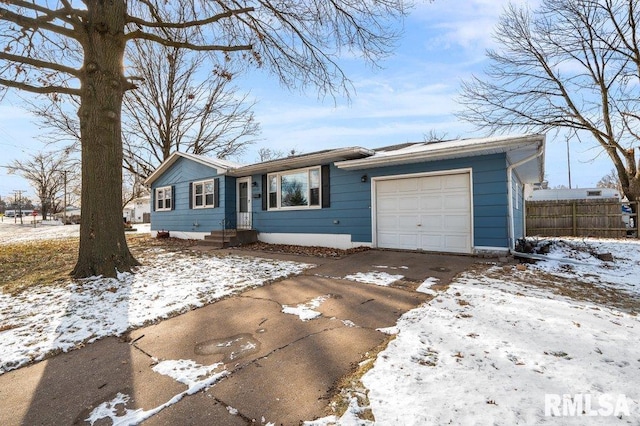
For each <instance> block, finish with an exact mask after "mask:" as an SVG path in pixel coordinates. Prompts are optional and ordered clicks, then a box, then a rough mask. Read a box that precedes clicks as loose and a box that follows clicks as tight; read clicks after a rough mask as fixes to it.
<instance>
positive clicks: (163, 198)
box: [155, 186, 173, 212]
mask: <svg viewBox="0 0 640 426" xmlns="http://www.w3.org/2000/svg"><path fill="white" fill-rule="evenodd" d="M166 190H169V191H171V196H170V197H168V198H167V197H164V196H163V197H162V200H163V203H162V205H163V207H162V208H159V207H158V200H159V198H158V192H160V191H166ZM166 200H169V201H171V203H170V204H169V207H166V205H167V203H166ZM155 203H156V205H155V207H156V211H157V212H168V211H171V210H172V209H173V190H172V188H171V186H161V187H159V188H156V199H155Z"/></svg>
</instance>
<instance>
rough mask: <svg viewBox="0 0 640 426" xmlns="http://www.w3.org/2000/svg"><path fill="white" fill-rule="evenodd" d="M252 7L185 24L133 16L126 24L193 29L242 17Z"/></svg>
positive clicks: (252, 9) (129, 17)
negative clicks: (222, 20)
mask: <svg viewBox="0 0 640 426" xmlns="http://www.w3.org/2000/svg"><path fill="white" fill-rule="evenodd" d="M254 11H255V8H254V7H244V8H240V9H234V10H229V11H227V12H224V13H219V14H217V15H213V16H211V17H209V18H207V19H200V20H197V21H187V22H180V23H178V22H162V21H158V22H152V21H146V20H144V19H141V18H137V17H135V16H131V15H127V22H128V23H132V24H138V25H141V26H144V27H149V28H193V27H200V26H202V25H207V24H212V23H214V22H217V21H219V20H221V19H224V18H230V17H232V16H237V15H242V14H245V13H249V12H254Z"/></svg>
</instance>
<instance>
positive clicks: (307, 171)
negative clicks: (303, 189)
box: [266, 166, 322, 211]
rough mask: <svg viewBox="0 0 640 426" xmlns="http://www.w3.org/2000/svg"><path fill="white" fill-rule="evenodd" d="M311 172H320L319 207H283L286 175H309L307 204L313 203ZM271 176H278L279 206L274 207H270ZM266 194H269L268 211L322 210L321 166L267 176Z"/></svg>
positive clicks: (277, 193)
mask: <svg viewBox="0 0 640 426" xmlns="http://www.w3.org/2000/svg"><path fill="white" fill-rule="evenodd" d="M311 170H317V171H318V179H319V180H318V205H317V206H312V205H309V204H307V205H306V206H285V207H282V206H281V203H282V176H286V175H293V174H296V173H304V172H306V173H307V177H308V179H309V180H308V182H309V187H308V188H307V202H310V201H311V178H310V177H309V172H310V171H311ZM271 176H276V199H277V201H276V204H277V206H275V207H272V206H271V205H270V201H271V197H270V195H271V192H270V189H271V188H270V187H269V182H270V178H271ZM266 194H267V209H268V210H274V211H276V210H317V209H321V208H322V167H321V166H312V167H305V168H302V169H293V170H285V171H282V172H275V173H269V174H267V188H266Z"/></svg>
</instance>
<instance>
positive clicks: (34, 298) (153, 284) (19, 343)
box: [0, 225, 311, 374]
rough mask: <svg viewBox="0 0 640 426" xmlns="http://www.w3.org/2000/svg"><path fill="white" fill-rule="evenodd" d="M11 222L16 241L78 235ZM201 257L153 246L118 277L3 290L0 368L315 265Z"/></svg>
mask: <svg viewBox="0 0 640 426" xmlns="http://www.w3.org/2000/svg"><path fill="white" fill-rule="evenodd" d="M3 228H4V226H0V229H3ZM12 228H13V232H14V234H15V236H16V238H15V240H18V241H26V240H29V239H43V238H66V237H72V236H74V235H75V236H77V235H78V227H77V226H69V225H68V226H51V227H45V226H43V227H42V228H35V229H34V228H24V227H22V228H19V227H12ZM74 228H75V229H74ZM141 229H144V227H142V228H141ZM140 232H142V231H140ZM147 232H148V225H147ZM3 234H4V235H5V237H7V235H10V234H11V232H7V231H6V229H3ZM7 238H8V237H7ZM6 243H7V242H6V240H5V241H4V242H3V244H6ZM196 256H198V254H196V253H188V252H187V253H174V252H168V251H165V250H163V249H162V248H156V249H153V250H151V251H147V252H145V254H144V255H142V256H139V260H141V261H142V263H143V265H144V266H141V267H139V268H137V270H136V273H135V274H129V273H124V274H120V276H119V277H118V278H117V279H112V278H111V279H110V278H99V277H95V278H91V279H87V280H83V282H75V283H74V282H69V284H67V285H66V286H62V287H61V286H41V287H33V288H29V289H27V290H25V291H23V292H21V293H20V294H18V295H15V296H12V295H10V294H3V293H0V339H1V342H2V344H1V345H0V374H2V373H4V372H6V371H9V370H12V369H15V368H18V367H20V366H22V365H25V364H27V363H29V362H31V361H34V360H40V359H43V358H44V357H45V356H46V355H47V354H48V353H51V352H53V351H58V350H62V351H67V350H69V349H72V348H74V347H76V346H78V345H80V344H83V343H86V342H93V341H95V340H97V339H100V338H101V337H105V336H119V335H121V334H122V333H124V332H125V331H127V330H129V329H131V328H134V327H138V326H141V325H143V324H145V323H148V322H151V321H155V320H157V319H161V318H166V317H169V316H171V315H173V314H176V313H180V312H186V311H188V310H190V309H193V308H196V307H199V306H203V305H205V304H208V303H211V302H213V301H215V300H219V299H221V298H222V297H225V296H227V295H229V294H232V293H237V292H240V291H242V290H243V289H246V288H251V287H256V286H260V285H262V284H264V283H265V282H269V281H272V280H275V279H278V278H282V277H285V276H288V275H292V274H298V273H300V272H302V271H303V270H304V269H306V268H308V267H310V266H311V265H308V264H304V263H295V262H284V261H276V260H270V259H261V258H247V257H239V256H208V255H207V256H203V255H200V256H199V257H197V258H196ZM212 271H215V273H212Z"/></svg>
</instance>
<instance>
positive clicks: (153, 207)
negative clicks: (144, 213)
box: [151, 188, 156, 212]
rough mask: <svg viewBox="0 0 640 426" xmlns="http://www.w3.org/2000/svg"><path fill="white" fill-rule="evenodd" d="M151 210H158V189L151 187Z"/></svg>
mask: <svg viewBox="0 0 640 426" xmlns="http://www.w3.org/2000/svg"><path fill="white" fill-rule="evenodd" d="M151 210H152V211H154V212H155V211H156V190H155V189H153V188H152V189H151Z"/></svg>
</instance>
